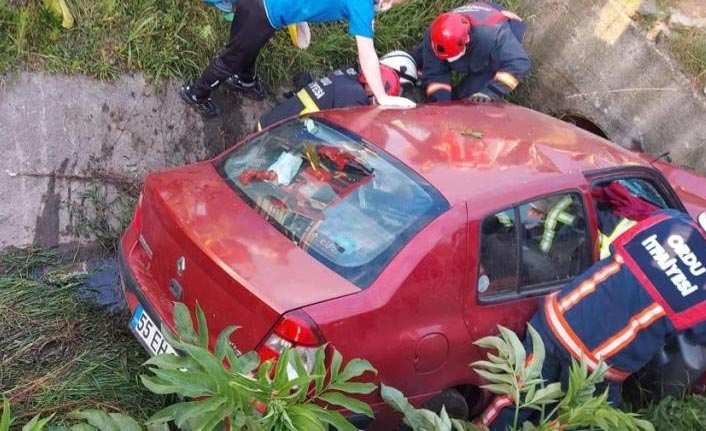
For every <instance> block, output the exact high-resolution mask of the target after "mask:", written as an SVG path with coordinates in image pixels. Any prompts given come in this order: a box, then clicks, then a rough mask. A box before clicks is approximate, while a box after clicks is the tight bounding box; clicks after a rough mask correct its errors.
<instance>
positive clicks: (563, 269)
mask: <svg viewBox="0 0 706 431" xmlns="http://www.w3.org/2000/svg"><path fill="white" fill-rule="evenodd" d="M588 214H589V213H588V211H587V208H586V205H585V201H584V193H583V192H582V191H581V190H577V189H571V190H564V191H558V192H554V193H551V194H547V195H540V196H537V197H534V198H532V199H529V200H525V201H520V202H517V203H515V204H513V205H511V206H508V207H506V208H502V209H500V210H495V211H492V212H490V213H488V214H486V215H484V216H483V217H482V219H481V220H480V221H479V222H478V223H477V224H476V225H475V226H472V227H471V230H472V233H473V234H472V235H471V236H470V237H471V238H472V240H471V241H470V243H471V244H474V241H473V238H475V239H476V241H475V244H477V249H476V251H475V253H474V252H473V251H472V252H471V256H470V259H469V265H470V267H469V275H470V277H469V279H470V284H471V286H470V290H471V291H470V295H471V299H470V300H469V301H468V303H467V306H466V313H465V315H466V326H467V328H468V331H469V333H470V337H471V339H473V340H475V339H478V338H481V337H483V336H486V335H489V334H494V333H496V332H497V326H496V325H498V324H501V325H503V326H506V327H509V328H510V329H512V330H514V331H516V332H518V333H524V328H525V323H526V322H527V321H528V320H529V319H530V318H531V316H532V315H533V314H534V312H535V310H536V307H537V300H538V298H539V297H541V296H542V295H544V294H547V293H549V292H552V291H554V290H556V289H560V288H561V287H562V286H564V285H565V284H566V283H567V282H569V281H571V280H572V279H573V278H574V277H576V276H578V275H579V274H581V273H582V272H583V271H585V270H586V269H587V268H588V267H589V266H590V265H591V262H592V257H593V245H592V235H591V234H590V226H591V223H589V221H588Z"/></svg>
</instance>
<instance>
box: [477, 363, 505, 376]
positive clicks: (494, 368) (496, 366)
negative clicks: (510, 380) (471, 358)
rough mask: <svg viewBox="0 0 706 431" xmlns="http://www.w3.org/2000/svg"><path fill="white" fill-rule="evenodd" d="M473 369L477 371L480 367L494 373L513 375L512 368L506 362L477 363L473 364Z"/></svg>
mask: <svg viewBox="0 0 706 431" xmlns="http://www.w3.org/2000/svg"><path fill="white" fill-rule="evenodd" d="M471 367H473V369H474V370H477V369H478V367H480V368H485V369H486V370H487V371H490V372H493V373H508V374H512V368H511V367H510V366H509V365H508V364H507V363H506V362H502V363H498V362H490V361H475V362H472V363H471Z"/></svg>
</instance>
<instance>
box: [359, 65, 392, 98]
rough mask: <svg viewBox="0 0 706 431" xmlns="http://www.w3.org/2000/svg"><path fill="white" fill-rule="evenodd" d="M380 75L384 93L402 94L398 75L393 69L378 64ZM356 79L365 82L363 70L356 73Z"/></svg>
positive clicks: (389, 94) (390, 94) (366, 81)
mask: <svg viewBox="0 0 706 431" xmlns="http://www.w3.org/2000/svg"><path fill="white" fill-rule="evenodd" d="M380 77H381V78H382V86H383V88H385V94H387V95H388V96H399V95H400V94H402V87H401V86H400V76H399V75H398V74H397V72H396V71H395V69H393V68H391V67H389V66H385V65H384V64H381V65H380ZM358 81H359V82H360V83H361V84H367V83H368V80H367V79H365V75H363V72H360V75H358Z"/></svg>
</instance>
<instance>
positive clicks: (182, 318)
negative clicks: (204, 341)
mask: <svg viewBox="0 0 706 431" xmlns="http://www.w3.org/2000/svg"><path fill="white" fill-rule="evenodd" d="M174 324H175V325H176V330H177V335H178V336H179V338H180V339H181V340H182V341H186V342H187V343H189V344H194V345H198V342H199V340H198V336H197V335H196V332H195V331H194V322H193V321H192V320H191V314H190V313H189V309H188V308H187V307H186V305H184V304H183V303H181V302H175V303H174Z"/></svg>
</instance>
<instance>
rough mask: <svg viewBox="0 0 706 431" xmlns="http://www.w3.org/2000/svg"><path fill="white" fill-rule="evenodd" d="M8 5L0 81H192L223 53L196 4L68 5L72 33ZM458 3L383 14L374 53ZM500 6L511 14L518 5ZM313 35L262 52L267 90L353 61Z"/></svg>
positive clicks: (320, 31) (328, 37)
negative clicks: (12, 76)
mask: <svg viewBox="0 0 706 431" xmlns="http://www.w3.org/2000/svg"><path fill="white" fill-rule="evenodd" d="M8 1H9V0H0V74H1V73H3V72H7V71H10V70H16V69H22V70H32V71H47V72H51V73H64V74H75V73H81V74H85V75H88V76H91V77H95V78H98V79H104V80H108V79H113V78H115V77H117V76H118V75H120V74H122V73H127V72H136V71H142V72H144V73H145V74H146V75H147V76H148V77H149V78H151V79H159V78H184V79H192V78H194V77H196V76H197V75H198V74H199V73H200V72H201V71H202V69H203V68H205V66H206V65H207V64H208V62H209V59H210V58H211V57H212V56H214V55H216V54H217V53H219V52H220V51H221V50H222V48H223V47H224V44H225V41H226V38H227V34H228V25H229V24H228V23H227V22H225V21H224V20H223V19H222V15H221V13H220V12H218V11H217V10H216V9H215V8H213V7H211V6H207V5H205V4H204V3H202V2H201V1H198V0H187V1H183V0H122V1H119V0H67V4H68V5H69V8H70V9H71V11H72V13H73V15H74V17H75V22H76V24H75V27H74V28H73V29H71V30H65V29H62V28H61V25H60V24H61V20H60V18H59V17H58V16H55V15H54V14H53V13H52V12H51V11H50V10H49V9H48V8H47V7H46V6H44V3H42V2H38V1H25V2H23V3H25V5H24V6H23V7H20V8H17V7H13V6H10V4H9V3H8ZM17 1H21V0H15V2H17ZM464 3H466V1H465V0H412V1H410V2H408V3H405V4H402V5H399V6H396V7H394V8H392V9H391V10H389V11H388V12H385V13H383V14H382V15H380V16H379V18H378V19H377V20H376V39H375V43H376V47H377V49H378V52H379V53H381V54H382V53H384V52H387V51H389V50H392V49H406V50H410V49H411V48H412V47H414V46H416V45H417V44H419V43H420V41H421V37H422V34H423V31H424V28H425V27H426V26H427V25H428V24H429V23H430V22H431V21H432V19H433V18H434V17H435V16H436V15H437V14H439V13H440V12H441V11H445V10H448V9H451V8H453V7H456V6H458V5H461V4H464ZM501 3H505V4H507V5H508V6H510V7H511V8H517V6H518V3H519V2H518V0H506V1H504V2H501ZM312 27H313V28H312V32H313V35H312V45H311V46H310V47H309V49H308V50H305V51H303V50H299V49H296V48H295V47H293V46H292V44H291V43H290V42H289V36H288V35H287V33H286V32H285V31H279V32H277V34H276V35H275V37H274V38H273V40H272V41H271V42H270V43H269V44H268V45H267V47H266V48H265V49H264V50H263V52H262V54H261V56H260V58H259V61H258V70H259V72H260V74H261V75H263V76H264V77H265V78H266V80H267V81H268V83H269V84H270V85H273V84H274V83H281V82H289V80H288V78H289V77H290V76H291V74H292V73H293V72H295V71H312V72H319V73H323V72H324V71H327V70H330V69H331V68H335V67H339V66H342V65H345V64H350V63H351V62H353V61H355V59H356V50H355V45H354V39H353V37H351V36H349V35H348V33H347V26H346V25H344V24H342V23H337V24H330V25H314V26H312Z"/></svg>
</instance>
